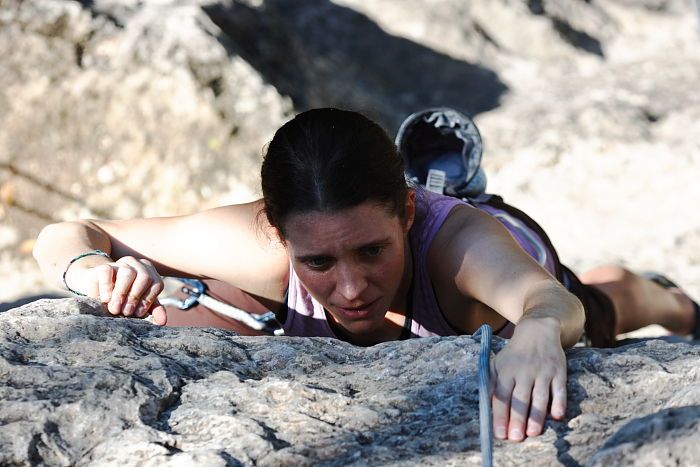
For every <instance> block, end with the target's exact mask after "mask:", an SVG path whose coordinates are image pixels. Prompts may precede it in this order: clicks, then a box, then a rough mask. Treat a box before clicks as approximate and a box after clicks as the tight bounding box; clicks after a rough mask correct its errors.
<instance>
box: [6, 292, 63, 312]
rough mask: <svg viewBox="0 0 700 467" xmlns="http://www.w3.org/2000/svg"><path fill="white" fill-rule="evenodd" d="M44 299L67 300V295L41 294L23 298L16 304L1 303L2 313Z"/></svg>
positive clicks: (16, 301) (15, 302)
mask: <svg viewBox="0 0 700 467" xmlns="http://www.w3.org/2000/svg"><path fill="white" fill-rule="evenodd" d="M43 298H66V295H59V294H52V293H47V294H40V295H30V296H27V297H22V298H19V299H17V300H15V301H14V302H0V313H2V312H3V311H7V310H11V309H13V308H17V307H20V306H23V305H26V304H27V303H32V302H35V301H37V300H41V299H43Z"/></svg>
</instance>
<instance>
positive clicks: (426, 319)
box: [284, 191, 554, 338]
mask: <svg viewBox="0 0 700 467" xmlns="http://www.w3.org/2000/svg"><path fill="white" fill-rule="evenodd" d="M419 196H421V197H422V198H423V200H424V202H423V201H421V202H418V203H417V206H416V208H417V214H416V220H415V221H414V223H413V226H412V227H411V231H410V232H409V244H410V245H409V246H410V248H411V252H412V254H413V287H412V289H413V296H412V297H411V300H412V305H413V306H412V309H413V316H412V323H411V337H433V336H455V335H457V334H458V332H457V331H456V330H455V329H454V328H453V327H452V326H451V325H450V324H449V323H448V322H447V320H446V319H445V317H444V315H443V314H442V311H441V310H440V307H439V305H438V301H437V298H436V297H435V291H434V290H433V286H432V283H431V281H430V277H429V275H428V270H427V255H428V250H429V249H430V245H431V244H432V242H433V239H434V238H435V235H436V234H437V232H438V231H439V230H440V227H442V225H443V223H444V222H445V219H446V218H447V215H448V214H449V213H450V212H451V211H452V209H453V208H454V207H455V206H458V205H466V204H467V203H465V202H464V201H462V200H459V199H456V198H453V197H449V196H443V195H439V194H436V193H431V192H428V191H423V192H421V193H420V194H419ZM474 206H475V207H477V208H479V209H481V210H483V211H484V212H487V213H489V214H491V215H493V216H494V217H496V219H498V220H499V221H501V223H503V225H505V227H506V228H507V229H508V230H509V232H510V233H511V235H513V237H514V238H515V239H516V241H518V243H519V244H520V245H521V247H522V248H523V249H524V250H525V251H526V252H527V253H528V254H530V255H531V256H532V257H533V258H535V259H536V260H537V261H538V262H539V263H540V264H541V265H542V266H544V267H545V268H546V269H547V270H548V271H550V273H553V271H554V264H553V262H552V261H551V255H550V254H547V251H546V248H545V249H544V250H545V251H544V252H543V251H542V249H543V247H542V246H541V245H540V244H539V243H538V241H537V239H539V237H538V236H537V235H536V234H535V233H534V232H532V231H531V230H530V229H529V228H528V227H527V226H525V225H523V224H522V223H519V221H517V219H512V218H511V217H510V216H508V214H507V213H504V212H502V211H500V210H498V209H495V208H493V207H491V206H486V205H481V204H475V205H474ZM288 287H289V288H288V292H287V319H286V320H285V323H284V331H285V334H286V335H288V336H306V337H335V338H337V336H336V335H335V333H334V332H333V330H332V329H331V327H330V325H329V324H328V321H327V319H326V312H325V310H324V309H323V306H322V305H321V304H320V303H319V302H317V301H316V300H315V299H314V298H313V297H311V295H310V294H309V292H308V291H307V290H306V289H305V288H304V286H303V285H302V284H301V282H299V278H298V276H297V275H296V273H295V272H294V268H292V267H291V264H290V271H289V286H288ZM513 328H514V325H513V324H512V323H508V324H507V325H506V326H505V327H504V328H502V329H501V330H500V331H499V332H498V333H497V335H498V336H500V337H506V338H507V337H510V336H512V334H513Z"/></svg>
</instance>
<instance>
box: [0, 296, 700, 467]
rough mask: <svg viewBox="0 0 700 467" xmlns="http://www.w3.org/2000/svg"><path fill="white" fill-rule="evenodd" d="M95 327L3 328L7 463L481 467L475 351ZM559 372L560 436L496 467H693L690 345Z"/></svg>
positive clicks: (658, 347) (62, 305)
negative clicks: (564, 399) (563, 395)
mask: <svg viewBox="0 0 700 467" xmlns="http://www.w3.org/2000/svg"><path fill="white" fill-rule="evenodd" d="M100 315H101V311H100V309H99V308H96V307H95V305H93V304H91V302H88V301H80V300H77V299H63V300H42V301H38V302H34V303H32V304H29V305H25V306H23V307H21V308H16V309H13V310H10V311H8V312H5V313H2V314H0V464H2V465H16V464H32V465H241V464H242V465H259V466H262V465H270V466H272V465H338V466H340V465H388V464H391V465H480V453H479V437H478V430H479V426H478V389H477V386H476V371H477V370H476V361H477V356H478V352H479V344H478V343H477V342H475V341H474V340H473V339H472V338H471V337H469V336H462V337H454V338H430V339H416V340H411V341H403V342H393V343H387V344H381V345H377V346H374V347H370V348H361V347H354V346H352V345H349V344H347V343H344V342H341V341H337V340H333V339H323V338H244V337H238V336H235V335H233V334H231V333H229V332H226V331H222V330H214V329H191V328H189V329H188V328H180V329H172V328H159V327H156V326H153V325H150V324H148V323H146V322H143V321H139V320H130V319H114V318H105V317H100ZM502 344H503V341H501V340H498V342H496V344H495V348H496V349H499V348H500V347H501V346H502ZM568 355H569V380H568V392H569V405H568V410H567V417H566V418H567V420H566V422H552V421H549V422H548V423H547V426H546V431H545V433H544V434H543V435H542V436H540V437H537V438H532V439H528V440H526V441H525V442H523V443H521V444H514V443H508V442H497V443H496V446H495V450H494V451H495V456H494V460H495V465H584V464H585V465H595V466H609V465H694V464H695V463H696V462H697V459H698V456H700V446H698V444H697V439H698V436H700V364H699V363H700V346H698V343H697V342H695V343H685V342H680V343H671V342H670V341H664V340H646V341H644V340H642V341H639V342H637V343H634V344H630V345H627V346H623V347H620V348H618V349H615V350H590V349H580V348H579V349H574V350H571V351H569V352H568Z"/></svg>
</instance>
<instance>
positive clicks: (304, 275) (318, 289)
mask: <svg viewBox="0 0 700 467" xmlns="http://www.w3.org/2000/svg"><path fill="white" fill-rule="evenodd" d="M294 271H295V272H296V273H297V277H298V278H299V281H300V282H301V283H302V284H303V285H304V288H306V290H308V291H309V293H310V294H311V295H313V296H314V297H316V298H324V297H328V296H329V295H330V294H331V293H332V292H333V281H331V280H329V278H328V276H327V275H325V274H318V273H316V272H310V271H305V270H304V268H303V267H300V268H298V269H297V268H294Z"/></svg>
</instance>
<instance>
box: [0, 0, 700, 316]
mask: <svg viewBox="0 0 700 467" xmlns="http://www.w3.org/2000/svg"><path fill="white" fill-rule="evenodd" d="M699 78H700V35H699V34H698V23H697V18H696V17H695V16H694V15H693V9H692V4H691V0H687V1H685V0H606V1H604V2H603V1H590V0H556V1H553V0H552V1H548V0H502V1H498V2H495V1H493V0H472V1H469V2H464V1H460V0H372V1H371V2H368V1H362V0H335V1H333V2H331V1H328V0H307V1H303V2H300V1H294V0H219V1H212V0H206V1H205V0H152V1H140V0H83V1H81V2H78V1H72V0H0V200H1V203H2V204H0V278H1V280H0V309H5V308H8V307H10V306H13V305H15V304H18V303H19V301H20V300H21V299H23V298H26V297H31V296H35V295H39V294H43V293H55V292H57V290H58V289H55V288H54V286H53V285H51V284H47V283H45V282H44V280H43V279H42V277H41V274H40V272H39V271H38V268H37V266H36V265H35V263H34V260H33V259H32V257H31V248H32V245H33V239H34V238H35V237H36V235H37V234H38V232H39V230H40V229H41V228H42V227H43V226H44V225H45V224H47V223H50V222H55V221H60V220H67V219H75V218H79V217H104V218H127V217H134V216H161V215H174V214H182V213H188V212H192V211H195V210H199V209H203V208H207V207H212V206H216V205H221V204H226V203H233V202H241V201H246V200H249V199H252V198H254V197H256V196H257V194H258V193H259V188H258V186H259V174H258V167H259V163H260V159H261V154H262V152H263V150H264V146H265V144H266V142H267V141H269V140H270V139H271V137H272V135H273V133H274V131H275V129H276V128H277V127H279V126H280V125H281V124H282V123H283V122H285V121H286V120H288V119H289V118H290V117H291V116H292V115H293V114H294V113H295V112H298V111H302V110H305V109H308V108H311V107H318V106H341V107H346V108H352V109H356V110H361V111H364V112H366V113H367V114H369V115H371V116H372V117H374V118H376V119H377V120H379V121H380V122H381V123H382V124H383V125H384V126H385V127H386V128H387V129H389V130H390V131H391V132H392V133H393V132H395V130H396V129H397V128H398V125H399V124H400V122H401V121H402V120H403V118H404V117H405V116H406V115H408V114H409V113H411V112H413V111H415V110H418V109H420V108H423V107H427V106H431V105H449V106H453V107H456V108H460V109H463V110H465V111H467V112H469V113H471V114H472V115H474V116H475V119H476V122H477V124H478V125H479V127H480V129H481V132H482V136H483V138H484V140H485V157H484V166H485V169H486V172H487V175H488V177H489V191H490V192H494V193H499V194H502V195H503V196H504V197H505V199H506V200H507V201H509V202H510V203H512V204H514V205H516V206H518V207H520V208H521V209H523V210H525V211H526V212H528V213H530V214H531V215H532V216H533V217H534V218H535V219H536V220H538V221H539V222H540V223H541V224H542V225H543V226H544V228H545V230H546V231H547V232H548V233H549V234H550V236H551V237H552V239H553V242H554V244H555V245H556V246H557V248H558V249H559V252H560V256H561V257H562V258H563V260H564V261H565V262H566V263H567V264H569V265H570V266H571V267H572V268H573V269H575V270H578V271H582V270H584V269H586V268H590V267H592V266H594V265H596V264H600V263H610V262H612V263H619V264H624V265H626V266H628V267H631V268H633V269H636V270H647V269H651V270H658V271H662V272H665V273H668V274H669V276H670V277H672V278H674V279H676V280H677V281H678V282H679V283H680V284H681V285H682V286H683V287H684V288H686V289H687V290H688V291H689V292H690V293H691V294H694V295H695V297H696V298H700V214H699V213H698V204H700V182H699V179H700V92H698V85H699V84H700V79H699ZM183 247H188V248H190V247H195V246H192V245H183Z"/></svg>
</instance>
